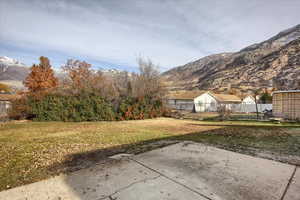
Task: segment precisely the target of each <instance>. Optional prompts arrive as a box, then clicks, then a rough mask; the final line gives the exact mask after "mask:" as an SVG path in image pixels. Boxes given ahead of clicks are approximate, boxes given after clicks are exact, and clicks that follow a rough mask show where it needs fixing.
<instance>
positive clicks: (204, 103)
mask: <svg viewBox="0 0 300 200" xmlns="http://www.w3.org/2000/svg"><path fill="white" fill-rule="evenodd" d="M195 102H196V106H195V111H196V112H216V111H218V108H219V107H220V106H225V107H226V109H228V110H233V109H235V107H236V106H238V105H239V104H240V103H241V102H242V100H241V99H240V98H239V97H237V96H235V95H230V94H217V93H213V92H205V93H204V94H202V95H201V96H199V97H197V98H196V99H195Z"/></svg>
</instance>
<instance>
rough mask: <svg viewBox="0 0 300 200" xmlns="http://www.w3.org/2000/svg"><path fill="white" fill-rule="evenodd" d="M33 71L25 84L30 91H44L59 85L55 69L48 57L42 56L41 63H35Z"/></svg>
mask: <svg viewBox="0 0 300 200" xmlns="http://www.w3.org/2000/svg"><path fill="white" fill-rule="evenodd" d="M30 69H31V72H30V73H29V75H28V76H27V78H26V79H25V81H24V85H25V86H26V87H27V88H28V90H29V92H30V93H43V92H47V91H49V90H51V89H54V88H56V87H57V86H58V79H57V78H56V77H55V76H54V71H53V69H52V67H51V65H50V61H49V59H48V58H47V57H43V56H41V57H40V64H39V65H36V64H34V65H33V66H32V67H31V68H30Z"/></svg>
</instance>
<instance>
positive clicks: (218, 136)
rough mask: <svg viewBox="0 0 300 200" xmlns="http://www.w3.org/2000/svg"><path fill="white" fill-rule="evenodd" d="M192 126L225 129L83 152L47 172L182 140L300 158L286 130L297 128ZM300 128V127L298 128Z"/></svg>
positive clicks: (298, 143)
mask: <svg viewBox="0 0 300 200" xmlns="http://www.w3.org/2000/svg"><path fill="white" fill-rule="evenodd" d="M191 125H192V126H214V127H222V128H216V129H212V130H207V131H201V132H192V133H187V134H182V135H176V136H169V137H164V138H157V139H151V140H147V141H142V142H137V143H132V144H125V145H118V146H114V147H110V148H105V149H98V150H93V151H88V152H84V153H76V154H70V155H68V156H66V157H65V160H64V162H62V163H56V164H54V165H52V166H50V167H49V168H48V169H47V170H49V171H51V172H54V173H56V174H59V173H68V172H73V171H76V170H78V169H82V168H87V167H90V166H92V165H94V164H95V163H99V162H102V161H106V160H107V159H108V158H109V157H110V156H113V155H115V154H121V153H126V154H139V153H143V152H146V151H150V150H154V149H157V148H162V147H165V146H168V145H171V144H175V143H178V142H181V141H194V142H201V143H204V144H208V145H213V146H216V147H219V148H223V149H227V150H232V151H236V152H241V153H246V154H250V155H253V153H252V152H251V151H250V150H249V149H252V150H253V149H257V150H267V151H272V152H277V153H281V154H283V155H297V156H300V134H299V136H297V137H296V136H293V135H291V134H289V133H287V132H286V131H285V130H287V129H288V128H298V127H295V126H288V127H286V126H284V127H270V126H268V125H258V126H256V125H255V126H253V125H212V124H191ZM299 127H300V126H299Z"/></svg>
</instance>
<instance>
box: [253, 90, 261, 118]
mask: <svg viewBox="0 0 300 200" xmlns="http://www.w3.org/2000/svg"><path fill="white" fill-rule="evenodd" d="M259 95H260V89H256V90H254V92H253V97H254V101H255V109H256V119H257V120H258V119H259V115H258V107H257V99H258V97H259Z"/></svg>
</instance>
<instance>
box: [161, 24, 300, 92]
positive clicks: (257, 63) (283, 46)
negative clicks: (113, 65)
mask: <svg viewBox="0 0 300 200" xmlns="http://www.w3.org/2000/svg"><path fill="white" fill-rule="evenodd" d="M162 77H163V79H164V81H165V83H166V84H167V86H168V87H169V88H170V89H171V90H191V89H201V90H215V91H221V92H224V91H228V90H230V89H231V88H236V89H238V90H240V91H243V92H250V91H253V90H256V89H258V88H262V87H263V88H269V89H271V88H278V89H300V88H299V86H300V80H299V79H300V24H299V25H297V26H295V27H293V28H290V29H288V30H285V31H282V32H280V33H279V34H277V35H276V36H274V37H272V38H270V39H269V40H266V41H264V42H261V43H258V44H253V45H251V46H248V47H246V48H244V49H242V50H240V51H239V52H233V53H221V54H215V55H210V56H207V57H204V58H201V59H199V60H196V61H194V62H191V63H188V64H186V65H183V66H179V67H176V68H173V69H171V70H169V71H166V72H164V73H163V74H162Z"/></svg>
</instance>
